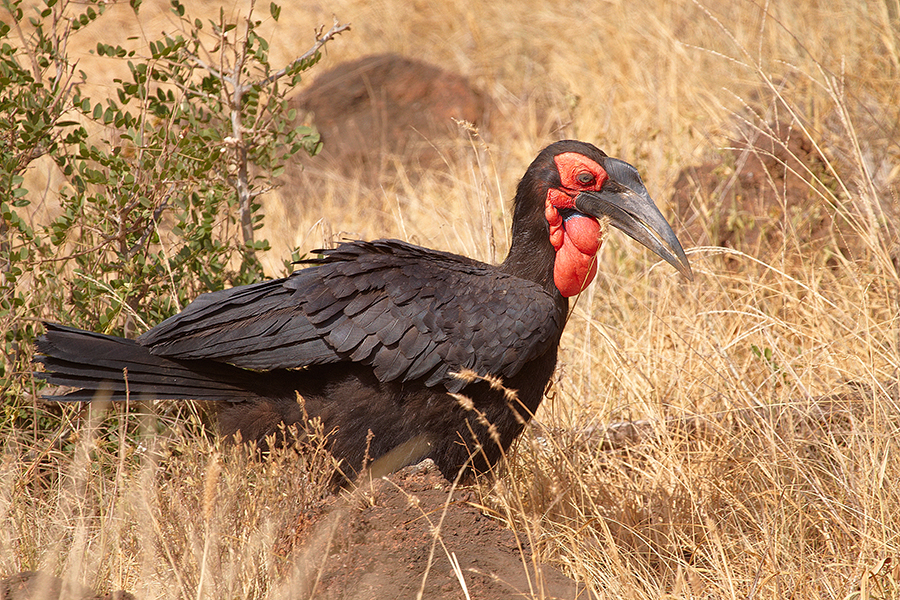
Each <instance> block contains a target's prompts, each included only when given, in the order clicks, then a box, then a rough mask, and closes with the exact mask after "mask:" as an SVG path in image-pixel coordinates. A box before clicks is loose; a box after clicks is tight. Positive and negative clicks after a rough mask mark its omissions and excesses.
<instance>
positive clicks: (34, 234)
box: [0, 0, 347, 424]
mask: <svg viewBox="0 0 900 600" xmlns="http://www.w3.org/2000/svg"><path fill="white" fill-rule="evenodd" d="M42 1H43V5H42V6H40V7H38V8H24V7H23V6H22V0H3V9H4V10H5V11H6V12H7V13H8V14H9V16H10V17H11V18H10V19H7V20H8V21H10V22H11V24H5V23H0V284H2V290H0V328H2V330H3V332H4V338H3V343H2V346H0V348H2V353H3V356H2V358H0V381H2V385H3V396H4V411H5V415H4V416H5V419H4V422H5V423H7V424H9V423H11V422H15V421H17V420H19V419H22V418H25V419H28V420H29V421H30V420H31V419H32V417H29V416H23V410H24V412H25V413H29V411H30V409H29V407H31V406H32V402H31V401H30V400H27V399H26V398H33V397H34V393H35V390H34V386H35V384H34V381H33V380H32V379H31V377H29V376H28V373H29V372H30V369H31V366H30V359H31V347H32V344H33V341H34V337H35V335H36V331H37V330H39V328H40V326H39V321H40V320H41V319H51V320H62V321H65V322H66V323H69V324H73V325H76V326H80V327H84V328H87V329H92V330H97V331H103V332H107V333H115V334H119V335H131V333H132V332H133V331H134V330H135V329H144V328H145V327H146V326H147V324H150V323H156V322H158V321H160V320H162V319H163V318H165V317H168V316H170V315H171V314H173V313H174V312H177V310H179V308H181V307H183V306H184V305H185V304H186V303H187V302H188V301H190V300H191V299H193V298H194V297H195V296H197V295H198V294H199V293H202V292H205V291H210V290H216V289H221V288H223V287H225V286H231V285H240V284H245V283H250V282H252V281H256V280H258V279H259V278H260V277H261V276H262V269H261V266H260V263H259V261H258V259H257V256H256V253H257V252H262V251H265V250H267V249H268V247H269V245H268V242H267V241H266V240H264V239H256V236H255V232H257V231H258V230H259V229H260V227H261V226H262V219H263V215H262V214H261V212H260V210H259V209H260V205H259V203H258V201H257V200H258V198H259V196H260V195H261V194H263V193H265V192H266V191H268V190H269V189H271V178H272V177H274V176H277V175H278V174H279V173H280V172H281V171H282V170H283V168H284V164H285V162H286V161H288V160H290V158H291V157H292V156H293V155H294V154H296V153H298V152H300V151H301V150H302V151H305V152H307V153H309V154H310V155H314V154H315V153H316V152H318V150H319V148H320V145H321V143H320V140H319V136H318V133H317V132H316V131H315V130H314V129H313V128H311V127H305V126H299V127H298V126H295V125H294V115H293V114H292V111H289V110H288V108H287V104H286V101H285V94H286V92H288V91H289V90H290V89H291V88H292V87H293V86H295V85H296V84H297V83H298V82H299V81H300V77H301V74H302V73H304V72H305V71H307V70H308V69H310V68H311V67H312V66H313V65H315V63H316V62H317V61H318V60H319V57H320V56H321V55H320V50H321V48H322V47H323V46H324V45H325V44H326V43H327V42H328V41H329V40H331V39H332V38H333V37H334V36H335V35H337V34H338V33H340V32H342V31H344V30H346V29H347V26H344V25H338V24H337V23H335V25H334V27H332V29H330V30H329V31H327V32H323V31H322V30H320V31H319V32H317V35H316V40H315V43H314V44H313V46H312V48H311V49H310V50H309V51H308V52H307V53H305V54H304V55H303V56H301V57H299V58H298V59H296V60H295V61H293V62H292V63H291V64H290V65H287V66H286V67H284V68H280V69H279V68H275V67H273V66H272V65H271V63H270V62H269V56H268V50H269V44H268V42H267V41H266V40H265V39H264V38H263V37H261V36H260V34H259V30H258V28H259V25H260V23H261V21H259V20H257V19H256V18H255V17H254V15H253V9H252V5H251V8H250V9H249V10H248V14H247V15H246V17H245V18H243V19H240V20H239V22H230V21H228V20H227V19H226V18H225V14H224V11H220V13H219V17H218V19H217V20H210V21H207V22H203V21H201V20H200V19H192V18H191V17H190V16H189V15H188V14H187V11H186V9H185V6H184V5H183V4H181V3H180V2H179V0H173V1H172V11H173V12H174V13H175V15H176V17H177V22H178V25H179V26H178V32H177V34H175V35H171V36H170V35H165V36H163V37H162V38H161V39H158V40H156V41H153V42H151V44H150V46H149V52H150V54H149V56H141V55H139V54H138V52H137V51H135V50H133V49H128V48H123V47H121V46H118V45H115V46H114V45H107V44H104V43H98V44H97V47H96V52H97V54H98V55H100V56H104V57H106V58H107V59H108V60H117V61H126V62H127V66H128V71H129V73H130V78H126V79H121V80H120V79H117V80H115V84H116V86H115V89H114V90H113V93H112V94H111V95H110V97H104V98H99V99H98V98H91V97H88V96H87V95H86V93H85V92H84V91H83V90H84V84H85V83H86V81H87V75H86V74H85V73H84V72H83V71H80V70H78V69H77V65H76V64H75V63H74V62H73V61H72V60H70V58H69V57H68V56H67V55H66V53H65V48H67V47H68V44H67V41H68V39H69V38H70V37H71V36H73V35H77V34H78V33H79V30H81V29H83V28H86V27H96V26H97V23H102V21H103V14H104V8H105V7H106V6H107V5H108V2H105V1H95V0H91V1H89V2H87V4H86V5H85V3H84V2H77V3H76V2H74V1H71V0H42ZM130 4H131V6H132V8H133V9H134V10H135V12H137V11H138V9H139V4H140V3H139V2H138V1H137V0H132V1H131V3H130ZM280 11H281V9H280V8H279V7H278V6H277V5H275V4H271V5H270V11H269V13H270V16H271V17H272V18H274V19H276V20H277V19H278V16H279V14H280ZM26 12H31V14H26ZM234 30H237V31H234ZM26 31H27V32H28V33H25V32H26ZM229 32H233V33H231V35H229ZM235 34H237V35H235ZM213 65H215V66H213ZM223 65H224V66H223ZM44 157H46V158H44ZM39 159H43V161H42V162H40V163H36V162H35V161H38V160H39ZM48 161H52V164H55V166H56V168H57V169H58V171H59V174H60V175H61V177H62V179H63V181H64V185H63V186H62V189H61V190H60V192H59V194H58V198H55V199H54V202H55V201H58V203H59V210H58V211H56V212H55V213H54V214H55V215H57V216H55V218H54V219H53V221H52V222H50V223H34V222H32V217H31V209H30V206H31V205H32V204H33V203H34V202H35V201H36V200H37V199H39V198H40V194H41V193H42V190H35V189H29V184H28V179H29V178H28V177H26V174H27V173H26V172H27V170H28V169H29V168H34V167H35V165H36V164H41V165H44V164H47V165H49V164H51V163H50V162H48ZM29 414H30V413H29ZM11 420H12V421H11Z"/></svg>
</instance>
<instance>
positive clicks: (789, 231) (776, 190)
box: [672, 124, 896, 264]
mask: <svg viewBox="0 0 900 600" xmlns="http://www.w3.org/2000/svg"><path fill="white" fill-rule="evenodd" d="M835 190H837V182H836V180H835V178H834V175H833V174H832V172H831V171H830V170H829V168H828V165H827V163H826V160H825V159H824V158H823V156H822V155H821V154H820V153H819V152H818V151H817V150H816V148H815V147H814V145H813V144H812V142H811V141H810V140H809V138H807V137H806V136H805V135H804V134H803V133H802V132H801V131H800V130H798V129H797V128H795V127H791V126H789V125H786V124H774V125H772V126H770V127H769V128H768V131H766V132H757V135H756V138H755V139H753V140H752V141H751V142H734V143H733V148H732V149H730V150H728V151H727V152H726V153H725V154H724V156H723V160H721V161H716V162H709V163H705V164H703V165H700V166H697V167H690V168H686V169H683V170H682V171H681V173H680V174H679V177H678V179H677V181H676V183H675V192H674V194H673V196H672V205H673V206H674V207H675V210H676V211H677V214H678V217H679V218H680V219H681V221H682V222H683V223H684V229H686V236H685V237H686V238H687V239H688V240H690V241H691V242H693V244H695V245H700V246H705V245H712V246H725V247H730V248H735V249H738V250H741V251H742V252H746V253H748V254H751V255H754V256H760V257H762V258H763V259H765V258H767V257H769V256H772V255H773V254H778V253H782V252H789V253H793V252H802V253H804V254H807V255H814V256H820V257H823V258H824V259H825V262H826V263H829V264H833V263H834V261H835V259H836V258H837V256H838V255H840V256H842V257H843V258H845V259H848V260H851V261H854V260H867V252H868V246H867V242H866V240H864V239H863V238H862V235H861V234H860V230H861V228H863V227H864V225H863V224H865V223H866V216H865V215H864V214H862V210H861V209H860V208H859V207H857V206H854V204H853V202H854V199H852V198H851V199H844V198H842V199H841V200H840V201H839V202H840V205H837V206H834V205H830V204H829V203H828V202H827V201H826V200H825V198H833V197H835V195H836V194H835V192H834V191H835ZM838 197H840V195H838ZM881 209H882V211H884V212H885V214H890V213H891V207H890V206H883V207H881ZM851 221H855V222H856V224H855V225H854V224H853V223H852V222H851ZM895 233H896V232H888V234H889V235H895Z"/></svg>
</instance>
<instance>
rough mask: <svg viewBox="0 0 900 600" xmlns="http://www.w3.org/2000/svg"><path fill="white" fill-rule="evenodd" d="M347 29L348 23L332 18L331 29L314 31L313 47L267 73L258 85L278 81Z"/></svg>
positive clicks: (348, 27) (348, 28)
mask: <svg viewBox="0 0 900 600" xmlns="http://www.w3.org/2000/svg"><path fill="white" fill-rule="evenodd" d="M349 30H350V23H347V24H345V25H341V24H340V23H338V20H337V19H335V20H334V25H332V26H331V29H329V30H328V31H326V32H325V34H324V35H323V34H322V30H321V29H319V30H318V31H317V32H316V43H315V44H313V47H312V48H310V49H309V50H307V51H306V52H305V53H304V54H303V55H302V56H300V57H299V58H296V59H294V61H293V62H292V63H291V64H289V65H288V66H286V67H285V68H283V69H280V70H278V71H275V72H274V73H272V74H271V75H269V76H268V77H266V78H265V79H263V80H262V81H260V82H259V85H260V86H266V85H269V84H272V83H275V82H276V81H278V80H279V79H281V78H282V77H284V76H285V75H286V74H287V73H288V71H290V70H291V69H293V68H294V67H295V66H296V65H298V64H300V63H302V62H303V61H305V60H309V59H310V58H311V57H313V56H315V54H316V52H318V51H319V50H321V49H322V46H324V45H325V44H327V43H328V42H329V41H330V40H331V39H332V38H333V37H335V36H336V35H338V34H341V33H343V32H345V31H349Z"/></svg>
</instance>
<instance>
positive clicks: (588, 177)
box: [575, 171, 597, 185]
mask: <svg viewBox="0 0 900 600" xmlns="http://www.w3.org/2000/svg"><path fill="white" fill-rule="evenodd" d="M575 179H577V180H578V183H580V184H581V185H591V184H592V183H594V182H595V181H596V180H597V178H596V177H594V174H593V173H588V172H587V171H585V172H583V173H579V174H578V176H577V177H575Z"/></svg>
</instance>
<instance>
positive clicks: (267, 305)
mask: <svg viewBox="0 0 900 600" xmlns="http://www.w3.org/2000/svg"><path fill="white" fill-rule="evenodd" d="M608 225H612V226H613V227H616V228H618V229H620V230H622V231H624V232H625V233H626V234H628V235H629V236H631V237H632V238H634V239H635V240H637V241H638V242H640V243H641V244H643V245H644V246H646V247H647V248H649V249H651V250H652V251H654V252H655V253H656V254H658V255H659V256H660V257H662V258H663V259H665V260H666V261H667V262H668V263H670V264H671V265H673V266H674V267H675V268H676V269H677V270H678V271H679V272H680V273H681V274H682V275H684V276H685V277H686V278H688V279H693V275H692V273H691V267H690V265H689V263H688V260H687V257H686V256H685V254H684V250H683V249H682V247H681V244H680V243H679V241H678V238H677V237H676V236H675V234H674V232H673V231H672V228H671V227H670V226H669V224H668V223H667V222H666V220H665V218H664V217H663V216H662V214H661V213H660V212H659V210H658V209H657V207H656V205H655V204H654V203H653V200H652V199H651V198H650V196H649V194H648V193H647V190H646V189H645V187H644V184H643V182H642V181H641V178H640V176H639V175H638V172H637V170H636V169H635V168H634V167H632V166H631V165H629V164H628V163H626V162H624V161H622V160H618V159H615V158H611V157H608V156H607V155H606V154H604V153H603V152H602V151H601V150H599V149H598V148H596V147H595V146H593V145H591V144H588V143H584V142H579V141H573V140H567V141H561V142H556V143H554V144H551V145H550V146H548V147H546V148H545V149H544V150H543V151H541V153H540V154H538V156H537V158H536V159H535V160H534V162H532V163H531V165H530V166H529V167H528V170H527V171H526V172H525V176H524V177H523V178H522V180H521V182H520V183H519V185H518V188H517V191H516V196H515V203H514V214H513V224H512V243H511V247H510V249H509V255H508V256H507V257H506V260H504V261H503V262H502V263H501V264H499V265H489V264H485V263H482V262H479V261H476V260H472V259H470V258H466V257H464V256H458V255H456V254H450V253H447V252H439V251H436V250H429V249H427V248H422V247H419V246H415V245H412V244H408V243H406V242H402V241H398V240H390V239H383V240H376V241H372V242H362V241H356V242H346V243H342V244H340V245H339V246H337V247H336V248H333V249H328V250H315V251H314V253H315V254H316V255H317V258H311V259H307V260H304V261H302V262H303V263H304V264H305V265H307V266H306V267H305V268H300V269H298V270H297V271H295V272H294V273H293V274H291V275H290V276H288V277H285V278H282V279H274V280H271V281H264V282H261V283H256V284H251V285H246V286H240V287H235V288H231V289H227V290H222V291H217V292H212V293H208V294H203V295H201V296H200V297H198V298H197V299H196V300H195V301H194V302H193V303H191V304H190V305H189V306H188V307H187V308H185V309H184V310H183V311H182V312H181V313H179V314H177V315H175V316H173V317H171V318H169V319H167V320H165V321H163V322H162V323H160V324H159V325H157V326H156V327H154V328H152V329H150V330H149V331H147V332H146V333H144V334H143V335H141V336H140V337H138V338H137V339H136V340H129V339H123V338H118V337H113V336H108V335H103V334H99V333H92V332H88V331H82V330H78V329H73V328H69V327H64V326H62V325H56V324H50V323H47V324H46V333H45V335H43V336H42V337H41V338H40V339H39V340H38V342H37V349H38V352H39V353H40V354H41V356H39V357H38V358H36V361H37V362H40V363H43V367H44V370H43V371H42V372H40V373H38V374H37V375H38V376H39V377H41V378H43V379H46V380H47V381H49V382H50V383H53V384H58V385H62V386H69V387H73V388H78V389H77V390H75V391H72V392H70V393H68V394H66V395H64V396H55V397H51V399H54V400H64V401H87V400H91V399H92V398H93V397H94V395H95V393H96V392H97V390H98V389H101V388H102V389H107V390H111V393H112V399H113V400H124V399H125V398H126V396H127V395H128V394H130V395H131V397H132V398H156V399H195V400H201V401H214V402H215V403H216V406H217V409H218V421H219V428H220V430H221V433H222V434H224V435H226V436H228V435H233V434H236V433H237V432H240V438H241V439H243V440H245V441H246V440H255V441H256V442H258V443H259V444H260V445H261V446H263V447H265V445H266V443H267V436H270V435H273V434H277V432H278V431H283V427H282V425H281V424H282V423H283V424H286V425H291V424H298V425H299V426H301V427H302V426H304V425H305V422H306V420H307V419H314V418H318V419H321V421H320V423H321V425H322V427H323V430H324V432H325V433H326V434H327V435H328V436H329V437H328V440H329V441H328V443H329V448H330V450H331V452H332V453H333V455H334V456H335V458H337V459H339V460H341V461H342V462H343V464H344V465H345V466H344V468H345V469H349V472H356V471H359V470H360V469H361V468H362V467H363V466H364V463H365V461H367V460H369V459H377V458H379V457H381V456H383V455H386V454H388V453H389V452H391V451H392V450H395V449H397V448H405V450H404V452H405V453H404V454H402V455H401V456H399V458H396V457H395V459H396V461H395V464H393V465H392V467H394V468H399V467H400V466H403V465H406V464H414V463H416V462H418V461H420V460H422V459H424V458H426V457H430V458H432V459H433V460H434V462H435V463H436V464H437V466H438V468H439V469H440V471H441V473H442V474H443V475H444V476H445V477H447V478H448V479H451V480H452V479H453V478H454V477H455V476H456V475H457V474H458V472H459V470H460V469H461V468H466V473H471V471H473V470H474V471H485V470H488V469H489V468H490V467H491V466H492V465H493V464H494V463H495V462H496V461H497V460H498V459H499V458H500V457H501V456H502V455H503V452H504V451H505V450H506V449H507V448H508V447H509V445H510V444H511V443H512V441H513V440H514V439H515V438H516V436H518V435H519V434H520V433H521V432H522V430H523V428H524V425H525V423H526V421H527V420H528V419H529V418H530V417H531V416H532V415H533V414H534V412H535V410H536V409H537V407H538V405H539V404H540V402H541V399H542V396H543V394H544V392H545V389H546V388H547V385H548V382H549V381H550V378H551V376H552V374H553V370H554V368H555V366H556V356H557V348H558V346H559V341H560V336H561V335H562V331H563V327H564V325H565V322H566V317H567V312H568V308H569V300H568V298H570V297H572V296H575V295H577V294H579V293H580V292H581V291H582V290H584V289H585V287H587V285H588V284H589V283H590V282H591V280H592V279H593V278H594V275H595V273H596V270H597V262H596V253H597V251H598V250H599V248H600V244H601V242H602V240H603V237H604V235H605V234H606V231H607V226H608ZM497 381H502V384H503V386H502V387H500V386H497V385H496V383H497ZM492 383H493V385H492ZM503 388H506V389H507V390H513V391H514V394H510V393H507V392H505V391H504V389H503ZM269 439H273V438H269ZM412 441H414V442H415V443H412V445H410V443H411V442H412Z"/></svg>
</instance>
